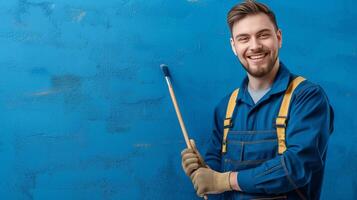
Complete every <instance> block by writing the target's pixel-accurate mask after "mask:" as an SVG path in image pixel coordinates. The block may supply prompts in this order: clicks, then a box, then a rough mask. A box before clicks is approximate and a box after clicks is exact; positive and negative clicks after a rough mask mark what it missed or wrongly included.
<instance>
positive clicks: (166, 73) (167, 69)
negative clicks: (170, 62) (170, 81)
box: [160, 64, 170, 77]
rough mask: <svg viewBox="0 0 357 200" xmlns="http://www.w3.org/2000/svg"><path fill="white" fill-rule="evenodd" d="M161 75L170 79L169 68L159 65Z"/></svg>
mask: <svg viewBox="0 0 357 200" xmlns="http://www.w3.org/2000/svg"><path fill="white" fill-rule="evenodd" d="M160 67H161V70H162V73H164V76H168V77H170V72H169V67H168V66H167V65H165V64H161V65H160Z"/></svg>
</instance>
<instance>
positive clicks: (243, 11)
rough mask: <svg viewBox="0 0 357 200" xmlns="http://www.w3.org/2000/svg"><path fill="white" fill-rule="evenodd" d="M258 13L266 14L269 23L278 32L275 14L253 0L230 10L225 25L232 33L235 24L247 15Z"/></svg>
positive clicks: (246, 0)
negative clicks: (271, 23)
mask: <svg viewBox="0 0 357 200" xmlns="http://www.w3.org/2000/svg"><path fill="white" fill-rule="evenodd" d="M258 13H264V14H266V15H267V16H268V17H269V19H270V20H271V22H273V24H274V26H275V29H276V30H278V24H277V22H276V18H275V14H274V13H273V11H272V10H270V8H269V7H268V6H266V5H265V4H262V3H259V2H257V1H255V0H245V1H244V2H242V3H239V4H237V5H235V6H233V7H232V8H231V10H230V11H229V12H228V15H227V23H228V26H229V29H230V31H231V33H232V28H233V25H234V23H235V22H237V21H239V20H241V19H243V18H244V17H246V16H248V15H254V14H258Z"/></svg>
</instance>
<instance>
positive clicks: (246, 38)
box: [238, 37, 249, 43]
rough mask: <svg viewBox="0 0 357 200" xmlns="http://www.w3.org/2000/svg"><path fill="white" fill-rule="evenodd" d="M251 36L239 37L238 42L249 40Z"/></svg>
mask: <svg viewBox="0 0 357 200" xmlns="http://www.w3.org/2000/svg"><path fill="white" fill-rule="evenodd" d="M248 40H249V38H248V37H239V38H238V42H243V43H244V42H248Z"/></svg>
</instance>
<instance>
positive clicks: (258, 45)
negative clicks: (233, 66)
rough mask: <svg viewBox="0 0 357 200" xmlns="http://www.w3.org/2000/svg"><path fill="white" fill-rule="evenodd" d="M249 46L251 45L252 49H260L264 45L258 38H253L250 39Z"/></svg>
mask: <svg viewBox="0 0 357 200" xmlns="http://www.w3.org/2000/svg"><path fill="white" fill-rule="evenodd" d="M249 47H250V51H253V52H255V51H260V50H261V49H262V47H263V45H262V44H261V43H260V41H259V40H258V39H256V38H252V39H251V40H250V44H249Z"/></svg>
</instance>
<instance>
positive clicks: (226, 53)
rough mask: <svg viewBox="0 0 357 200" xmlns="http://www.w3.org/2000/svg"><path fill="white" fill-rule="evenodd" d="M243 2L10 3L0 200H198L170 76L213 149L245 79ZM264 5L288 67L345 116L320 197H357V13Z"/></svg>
mask: <svg viewBox="0 0 357 200" xmlns="http://www.w3.org/2000/svg"><path fill="white" fill-rule="evenodd" d="M236 2H237V1H219V0H171V1H169V0H150V1H144V0H116V1H115V0H103V1H97V0H57V1H56V0H48V1H41V0H17V1H16V0H8V1H5V0H2V1H1V2H0V66H1V67H0V108H1V110H0V133H1V134H0V180H1V181H0V199H19V200H20V199H21V200H31V199H36V200H37V199H105V200H106V199H169V198H170V199H195V198H196V197H195V192H194V190H193V189H192V186H191V183H190V180H189V179H188V178H187V177H185V176H184V173H183V172H182V169H181V165H180V152H181V150H182V149H183V148H184V147H185V143H184V140H183V138H182V136H181V132H180V128H179V124H178V122H177V119H176V116H175V112H174V109H173V106H172V104H171V100H170V98H169V93H168V90H167V86H166V83H165V81H164V79H163V77H162V73H161V71H160V68H159V65H160V64H161V63H167V64H168V65H169V66H170V70H171V73H172V75H173V80H172V81H173V84H174V87H175V91H176V96H177V98H178V101H179V104H180V106H181V111H182V114H183V116H184V120H185V121H186V126H187V129H188V131H189V134H190V135H191V137H192V138H194V139H195V140H196V141H197V143H198V147H199V149H200V150H201V151H204V149H205V143H206V141H207V139H208V135H210V129H211V120H212V114H213V108H214V106H215V105H216V104H217V103H218V101H219V100H220V99H221V98H222V97H223V96H224V95H225V94H227V93H228V92H229V91H231V90H233V89H234V88H235V87H237V86H239V84H240V82H241V80H242V79H243V77H244V75H245V72H244V70H242V68H241V66H240V64H239V62H238V61H237V59H236V58H235V57H234V55H233V53H232V52H231V49H230V45H229V32H228V29H227V26H226V23H225V17H226V13H227V11H228V10H229V8H230V7H231V6H233V4H235V3H236ZM264 2H266V3H268V4H269V5H270V6H271V8H272V9H273V10H274V11H275V12H276V15H277V18H278V22H279V25H280V27H281V29H282V31H283V48H282V50H281V54H280V56H281V60H282V61H283V62H284V63H285V64H286V65H287V66H288V67H289V68H290V70H291V71H292V72H295V73H298V74H301V75H303V76H305V77H306V78H308V79H309V80H311V81H313V82H315V83H318V84H320V85H321V86H322V87H323V88H324V89H325V91H326V93H327V94H328V96H329V98H330V101H331V104H332V105H333V107H334V109H335V118H336V119H335V132H334V133H333V135H332V137H331V138H330V142H329V144H330V146H329V150H328V160H327V166H326V175H325V180H324V186H323V194H322V199H357V193H356V191H357V190H356V189H357V170H356V169H357V167H356V163H357V148H356V145H355V144H356V142H357V135H356V134H355V133H356V131H355V130H356V129H357V121H356V109H355V108H356V107H355V105H354V104H355V102H356V100H357V90H356V88H355V87H356V73H357V37H356V35H357V25H356V24H357V23H356V22H355V21H356V19H357V11H356V9H355V7H356V6H357V3H356V1H353V0H344V1H337V0H334V1H332V0H324V1H322V0H317V1H308V0H301V1H272V0H271V1H264Z"/></svg>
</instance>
